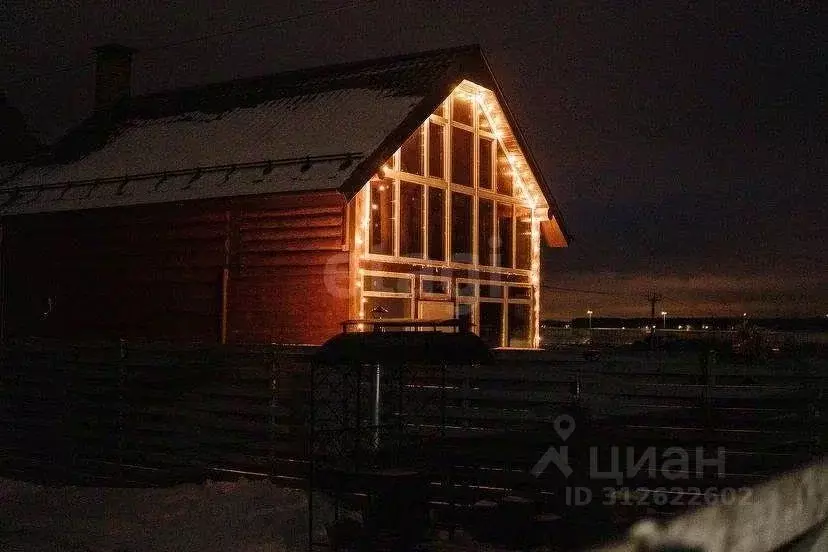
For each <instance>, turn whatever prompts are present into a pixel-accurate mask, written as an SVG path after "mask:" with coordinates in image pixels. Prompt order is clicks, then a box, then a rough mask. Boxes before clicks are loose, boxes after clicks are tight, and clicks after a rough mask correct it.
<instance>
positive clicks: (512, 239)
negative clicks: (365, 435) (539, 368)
mask: <svg viewBox="0 0 828 552" xmlns="http://www.w3.org/2000/svg"><path fill="white" fill-rule="evenodd" d="M478 98H479V99H480V101H479V102H478ZM491 101H492V94H491V93H489V92H487V91H485V90H481V89H478V88H477V87H476V86H475V85H474V84H469V83H463V84H462V85H461V86H460V88H459V89H458V90H457V91H456V92H455V93H454V94H452V95H451V96H450V97H449V98H447V99H446V101H444V102H443V103H442V104H441V105H440V107H438V109H437V110H435V112H434V113H433V114H431V115H430V116H428V118H427V119H426V120H425V121H424V122H423V124H422V125H420V127H419V128H418V129H417V130H416V131H414V132H413V134H412V135H411V136H410V137H409V138H408V139H407V140H406V141H405V142H404V143H403V144H402V145H401V146H400V147H399V149H398V150H397V151H396V153H395V154H394V155H393V156H392V157H391V158H390V159H388V160H387V162H386V163H385V164H384V166H383V169H384V172H383V170H380V173H379V174H380V176H383V177H386V178H383V179H382V180H377V179H376V178H377V177H374V179H373V180H372V181H371V183H370V185H369V186H368V189H366V190H365V192H366V193H364V194H363V195H360V196H359V200H358V202H356V203H355V204H354V205H353V209H351V206H349V209H350V210H349V218H351V217H353V219H354V220H355V221H356V224H358V225H359V226H357V228H356V230H355V234H354V239H353V240H352V243H354V244H356V246H359V249H358V250H357V253H358V254H359V257H360V267H359V269H360V271H361V272H362V276H361V280H360V283H359V284H358V285H356V286H355V287H354V289H356V290H357V291H356V292H355V293H359V294H360V297H361V301H362V302H361V303H358V302H352V303H351V310H353V309H354V308H357V307H358V309H359V313H360V315H361V316H362V315H364V316H366V317H369V318H376V317H381V318H409V317H411V316H415V315H419V316H423V315H424V314H423V313H425V312H432V311H431V310H428V309H426V307H428V306H429V304H436V305H439V306H441V308H443V309H445V308H447V307H448V308H449V310H450V306H451V305H452V304H453V305H454V309H455V314H457V315H458V316H461V315H462V316H463V317H466V318H467V320H468V322H469V323H470V324H472V328H473V331H475V332H477V333H478V334H479V335H480V336H481V337H482V338H483V339H484V341H486V342H487V343H488V344H490V345H492V346H495V347H501V346H507V347H531V346H533V345H535V344H536V340H537V335H536V333H535V332H536V327H537V324H538V319H539V316H538V313H537V312H536V306H537V305H536V303H537V299H538V298H537V296H536V293H537V290H538V288H537V281H536V278H537V276H538V275H537V272H535V273H534V274H530V272H531V271H532V268H533V267H534V268H535V269H537V268H538V266H537V265H538V262H537V258H535V259H534V260H533V255H537V250H536V248H537V246H538V244H537V243H533V236H532V230H533V212H532V209H531V208H530V203H534V202H535V201H537V199H539V198H537V197H534V196H535V193H537V190H533V189H528V190H524V189H523V186H522V185H521V184H532V183H531V182H522V181H521V180H522V173H516V172H513V168H512V163H521V164H522V162H523V161H522V158H521V157H520V152H519V150H518V149H517V147H516V146H515V149H512V148H513V142H512V141H511V134H510V133H509V131H508V129H507V128H501V124H503V123H505V119H502V117H503V114H502V113H501V112H500V111H499V108H498V106H497V105H496V104H494V105H493V104H491V103H489V102H491ZM480 102H486V103H485V104H483V103H480ZM484 108H488V109H489V111H490V116H491V117H492V118H491V119H490V118H489V117H488V116H487V115H486V113H485V111H486V109H484ZM495 126H496V127H497V128H493V127H495ZM501 137H504V138H503V139H501ZM504 140H505V141H504ZM512 155H515V156H518V157H517V158H514V159H513V158H512V157H511V156H512ZM510 160H511V161H510ZM519 191H520V193H518V192H519ZM539 207H541V208H543V207H545V205H544V204H543V202H542V201H541V205H540V206H539ZM359 209H364V210H359ZM366 215H368V221H367V232H366V231H365V228H366V227H365V226H364V225H365V224H366V221H365V218H364V217H365V216H366ZM534 229H535V230H536V233H535V239H538V233H537V226H534ZM366 234H367V235H366ZM366 254H368V256H366ZM372 255H376V257H374V256H372ZM391 257H393V258H391ZM363 260H364V261H365V262H363ZM408 278H410V279H408ZM415 305H416V307H415ZM429 308H430V307H429ZM434 312H437V311H434ZM440 312H444V311H440ZM447 312H449V311H445V312H444V314H445V313H447Z"/></svg>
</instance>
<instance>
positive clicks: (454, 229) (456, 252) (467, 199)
mask: <svg viewBox="0 0 828 552" xmlns="http://www.w3.org/2000/svg"><path fill="white" fill-rule="evenodd" d="M471 251H472V197H471V196H470V195H466V194H461V193H459V192H453V193H452V194H451V260H452V261H454V262H457V263H470V262H471V261H472V255H471Z"/></svg>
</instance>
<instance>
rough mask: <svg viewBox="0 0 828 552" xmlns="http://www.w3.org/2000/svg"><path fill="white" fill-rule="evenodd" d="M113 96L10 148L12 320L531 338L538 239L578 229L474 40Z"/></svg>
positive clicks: (34, 329) (244, 335) (76, 326)
mask: <svg viewBox="0 0 828 552" xmlns="http://www.w3.org/2000/svg"><path fill="white" fill-rule="evenodd" d="M129 52H130V50H128V49H124V48H116V49H114V50H112V51H111V52H110V54H111V55H120V56H127V57H128V56H129V55H130V53H129ZM108 59H109V58H107V60H108ZM107 60H104V61H107ZM99 61H100V60H99ZM122 61H123V63H119V64H117V67H118V68H120V69H123V70H124V71H126V69H128V68H129V64H128V59H124V60H122ZM111 69H112V65H111V64H109V63H108V61H107V63H103V64H101V63H99V64H98V67H97V69H96V71H97V72H98V73H100V74H101V75H102V81H105V82H108V83H112V82H123V83H124V85H125V86H127V85H128V79H126V80H124V79H121V78H109V77H107V76H106V74H107V71H111ZM120 69H119V70H120ZM126 73H129V71H126ZM121 76H124V75H121ZM116 96H118V97H120V98H121V100H119V105H118V106H117V109H116V108H114V107H111V106H110V107H107V105H108V104H107V103H105V105H102V106H100V107H99V108H98V109H97V110H96V112H95V113H94V114H93V115H92V116H91V117H90V118H89V119H88V120H87V121H85V122H84V123H82V124H80V125H79V126H78V127H76V128H74V129H72V130H71V131H70V132H69V133H68V134H67V135H66V136H65V137H63V138H62V139H61V140H59V141H58V142H57V143H56V144H55V145H54V146H52V147H50V149H49V151H48V152H46V153H47V154H46V155H44V156H42V157H38V159H37V160H33V161H32V162H31V163H29V164H25V165H22V166H21V167H5V168H4V167H0V180H2V182H0V231H2V234H3V248H2V249H3V250H2V251H0V272H2V273H3V275H4V285H5V289H6V295H5V296H4V297H3V298H2V301H0V302H2V303H3V306H4V309H3V312H2V313H0V314H3V317H2V324H0V328H2V329H3V331H4V334H5V335H7V336H9V337H31V336H44V337H50V338H60V339H84V340H97V339H140V340H167V341H181V342H210V343H216V342H218V343H283V344H320V343H323V342H324V341H326V340H327V339H329V338H330V337H332V336H334V335H335V334H336V333H338V332H339V331H340V330H341V323H342V322H343V321H348V320H350V321H354V320H356V321H357V322H356V325H357V327H358V325H359V321H361V320H365V319H375V318H380V317H381V318H383V319H392V318H400V319H428V320H444V319H448V318H455V317H457V318H460V319H463V320H464V321H466V322H467V323H468V324H469V326H470V327H471V328H472V330H473V331H475V332H477V333H479V334H480V335H481V337H483V338H484V339H485V340H486V341H487V342H488V343H490V344H491V345H493V346H502V347H535V346H538V344H539V341H538V339H539V336H538V325H539V318H540V314H539V304H540V292H541V287H540V251H541V246H542V244H545V245H547V246H550V247H564V246H566V245H567V242H568V240H569V238H568V236H567V234H566V232H565V230H564V229H563V226H562V224H561V220H560V212H559V210H558V208H557V205H556V204H555V201H554V198H553V196H552V194H551V191H550V188H549V186H548V185H547V184H546V183H545V182H544V181H543V178H542V176H541V174H540V172H539V171H538V168H537V166H536V165H535V163H534V162H533V161H532V158H531V155H530V154H529V151H528V149H527V147H526V144H525V141H524V140H523V139H522V138H521V136H520V134H519V131H518V129H517V126H516V124H515V120H514V118H513V117H512V116H511V115H510V113H509V111H508V108H507V104H506V101H505V99H504V97H503V95H502V94H501V93H500V91H499V88H498V86H497V82H496V79H495V77H494V75H493V74H492V72H491V69H490V67H489V65H488V63H487V61H486V59H485V57H484V55H483V53H482V51H480V48H478V47H476V46H468V47H460V48H451V49H446V50H434V51H431V52H422V53H416V54H407V55H402V56H395V57H390V58H382V59H375V60H366V61H361V62H354V63H346V64H339V65H331V66H324V67H316V68H310V69H304V70H299V71H290V72H287V73H277V74H274V75H265V76H261V77H254V78H250V79H242V80H238V81H230V82H226V83H215V84H210V85H206V86H203V87H193V88H187V89H182V90H171V91H167V92H160V93H154V94H150V95H146V96H135V97H132V96H131V95H130V91H129V90H128V89H125V90H120V91H118V93H117V94H116ZM6 169H9V171H8V173H6V172H5V171H6ZM3 174H8V175H9V176H8V177H3ZM32 243H37V244H38V247H37V248H32V247H31V246H30V244H32ZM90 282H94V285H90ZM44 313H47V314H46V315H45V316H44Z"/></svg>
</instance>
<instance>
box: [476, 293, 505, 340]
mask: <svg viewBox="0 0 828 552" xmlns="http://www.w3.org/2000/svg"><path fill="white" fill-rule="evenodd" d="M502 329H503V305H502V304H501V303H489V302H488V301H487V302H482V303H480V331H479V335H480V339H482V340H483V341H485V342H486V344H487V345H489V346H490V347H500V344H501V335H502V333H501V332H502Z"/></svg>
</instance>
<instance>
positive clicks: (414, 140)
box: [400, 127, 423, 174]
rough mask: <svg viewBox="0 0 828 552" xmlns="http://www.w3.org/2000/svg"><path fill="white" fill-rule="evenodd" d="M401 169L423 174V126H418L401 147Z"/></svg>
mask: <svg viewBox="0 0 828 552" xmlns="http://www.w3.org/2000/svg"><path fill="white" fill-rule="evenodd" d="M400 170H401V171H403V172H407V173H411V174H423V127H417V130H415V131H414V134H412V135H411V136H409V138H408V140H406V141H405V143H404V144H403V145H402V147H401V148H400Z"/></svg>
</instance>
